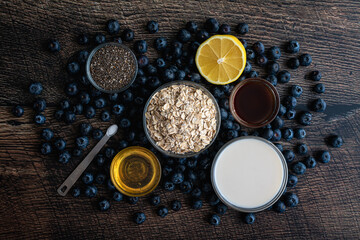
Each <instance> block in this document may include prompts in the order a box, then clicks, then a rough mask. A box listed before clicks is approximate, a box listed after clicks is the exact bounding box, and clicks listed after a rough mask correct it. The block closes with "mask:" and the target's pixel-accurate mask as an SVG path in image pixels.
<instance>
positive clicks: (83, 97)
mask: <svg viewBox="0 0 360 240" xmlns="http://www.w3.org/2000/svg"><path fill="white" fill-rule="evenodd" d="M79 99H80V103H82V104H85V105H86V104H88V103H89V102H90V95H89V94H88V93H87V92H80V94H79Z"/></svg>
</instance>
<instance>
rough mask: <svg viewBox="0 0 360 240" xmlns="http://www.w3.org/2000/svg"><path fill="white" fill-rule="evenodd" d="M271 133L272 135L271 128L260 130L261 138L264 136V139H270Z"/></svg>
mask: <svg viewBox="0 0 360 240" xmlns="http://www.w3.org/2000/svg"><path fill="white" fill-rule="evenodd" d="M273 135H274V132H273V130H271V129H270V128H266V129H265V130H264V131H263V132H262V134H261V137H263V138H265V139H267V140H270V139H272V137H273Z"/></svg>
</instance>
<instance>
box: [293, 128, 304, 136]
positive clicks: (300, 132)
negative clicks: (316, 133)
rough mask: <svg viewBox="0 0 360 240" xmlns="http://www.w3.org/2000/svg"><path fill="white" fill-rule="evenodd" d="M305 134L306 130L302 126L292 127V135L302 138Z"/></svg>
mask: <svg viewBox="0 0 360 240" xmlns="http://www.w3.org/2000/svg"><path fill="white" fill-rule="evenodd" d="M305 136H306V131H305V129H303V128H295V129H294V137H295V138H297V139H303V138H305Z"/></svg>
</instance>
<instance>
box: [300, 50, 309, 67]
mask: <svg viewBox="0 0 360 240" xmlns="http://www.w3.org/2000/svg"><path fill="white" fill-rule="evenodd" d="M299 61H300V65H301V66H309V65H310V64H311V62H312V58H311V56H310V55H309V54H307V53H305V54H302V55H300V57H299Z"/></svg>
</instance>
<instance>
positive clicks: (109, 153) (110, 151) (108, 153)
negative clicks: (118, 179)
mask: <svg viewBox="0 0 360 240" xmlns="http://www.w3.org/2000/svg"><path fill="white" fill-rule="evenodd" d="M104 153H105V156H106V157H107V158H110V159H112V158H113V157H114V156H115V149H113V148H111V147H106V148H105V151H104Z"/></svg>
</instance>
